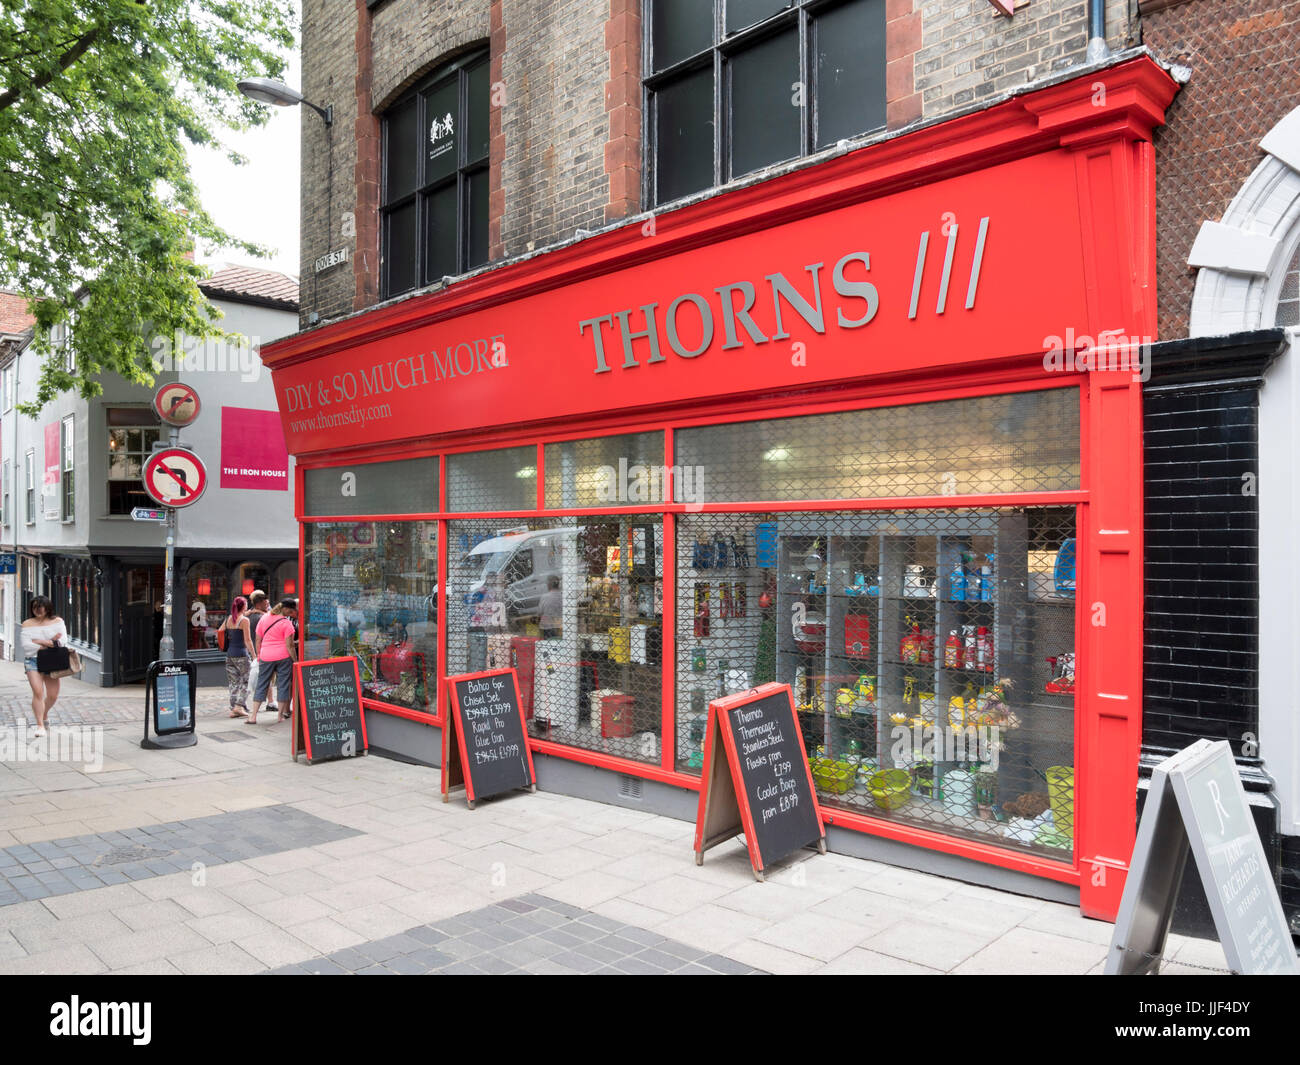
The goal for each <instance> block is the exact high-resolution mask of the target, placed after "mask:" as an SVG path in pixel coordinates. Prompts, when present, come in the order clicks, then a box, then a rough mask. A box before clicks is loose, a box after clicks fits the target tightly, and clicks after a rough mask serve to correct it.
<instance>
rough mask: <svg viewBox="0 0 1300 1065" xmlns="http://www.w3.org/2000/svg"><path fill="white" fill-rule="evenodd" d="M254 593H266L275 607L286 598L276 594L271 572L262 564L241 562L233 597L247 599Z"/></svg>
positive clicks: (232, 590) (238, 567)
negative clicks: (237, 596)
mask: <svg viewBox="0 0 1300 1065" xmlns="http://www.w3.org/2000/svg"><path fill="white" fill-rule="evenodd" d="M254 592H265V593H266V595H267V598H268V599H270V600H271V604H272V605H273V606H274V605H275V604H276V603H278V602H279V601H280V600H281V599H282V598H284V597H283V596H279V595H277V594H276V589H275V588H274V587H273V586H272V584H271V571H270V570H269V569H267V568H266V567H265V566H264V565H262V563H260V562H241V563H240V564H239V565H238V566H236V567H235V586H234V587H233V588H232V589H231V591H230V594H231V596H232V597H233V596H236V595H242V596H243V597H244V598H246V599H247V598H248V597H249V596H250V595H252V594H253V593H254Z"/></svg>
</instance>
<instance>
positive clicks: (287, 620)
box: [246, 599, 298, 725]
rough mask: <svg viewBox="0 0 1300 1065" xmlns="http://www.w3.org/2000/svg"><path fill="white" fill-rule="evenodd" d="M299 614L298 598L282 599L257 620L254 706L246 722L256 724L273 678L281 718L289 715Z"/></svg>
mask: <svg viewBox="0 0 1300 1065" xmlns="http://www.w3.org/2000/svg"><path fill="white" fill-rule="evenodd" d="M297 617H298V600H297V599H285V600H282V601H281V603H280V605H279V606H277V607H276V608H275V609H274V610H273V611H271V612H270V613H269V614H267V615H266V617H264V618H262V620H261V621H259V622H258V623H257V632H256V633H255V634H254V650H255V651H256V652H257V658H258V663H259V664H258V667H257V688H256V690H255V691H254V692H253V709H252V710H251V711H250V712H249V714H248V717H247V718H246V723H247V724H249V725H255V724H257V713H258V711H259V710H261V709H262V702H263V700H264V699H265V698H266V695H267V691H268V690H269V689H270V687H271V682H272V681H274V682H275V686H276V695H277V696H278V699H277V701H278V702H279V704H280V719H281V720H283V719H284V718H286V717H288V716H289V709H290V706H291V705H292V704H291V692H292V689H293V651H292V650H291V648H290V646H289V645H290V641H292V640H293V635H294V622H295V621H296V620H297Z"/></svg>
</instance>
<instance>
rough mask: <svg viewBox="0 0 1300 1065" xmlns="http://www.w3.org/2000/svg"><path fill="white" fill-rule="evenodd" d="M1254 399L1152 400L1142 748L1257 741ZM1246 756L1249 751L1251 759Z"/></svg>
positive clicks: (1195, 392)
mask: <svg viewBox="0 0 1300 1065" xmlns="http://www.w3.org/2000/svg"><path fill="white" fill-rule="evenodd" d="M1257 398H1258V393H1257V391H1256V390H1255V389H1254V388H1252V387H1232V386H1230V385H1225V386H1222V387H1211V388H1197V389H1193V388H1188V389H1179V390H1168V391H1165V390H1160V391H1149V392H1147V394H1146V396H1145V397H1144V417H1145V426H1144V431H1143V437H1144V441H1145V446H1146V456H1145V473H1146V625H1145V648H1144V650H1145V655H1144V658H1145V674H1146V675H1145V679H1144V682H1143V702H1144V707H1143V720H1142V739H1143V743H1144V745H1145V746H1147V747H1155V748H1169V749H1179V748H1182V747H1185V746H1187V745H1188V744H1189V743H1192V742H1194V741H1195V740H1198V739H1201V738H1203V737H1204V738H1208V739H1212V740H1227V741H1228V742H1229V743H1231V744H1232V748H1233V750H1234V751H1235V752H1236V753H1237V754H1238V755H1239V756H1240V755H1241V754H1242V753H1243V752H1242V737H1243V735H1244V734H1245V733H1248V732H1249V733H1254V734H1255V735H1258V731H1259V704H1258V697H1257V692H1258V684H1259V677H1258V668H1259V663H1258V658H1259V651H1258V632H1259V621H1258V618H1259V507H1258V501H1257V497H1256V496H1255V495H1254V493H1253V492H1251V491H1249V489H1250V488H1251V484H1250V482H1249V481H1248V480H1243V474H1249V475H1250V476H1251V477H1253V476H1254V475H1255V472H1256V471H1257V470H1258V434H1257V420H1258V419H1257V414H1258V408H1257V405H1256V404H1257ZM1247 754H1249V751H1248V752H1247Z"/></svg>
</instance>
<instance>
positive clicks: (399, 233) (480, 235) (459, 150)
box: [380, 49, 489, 296]
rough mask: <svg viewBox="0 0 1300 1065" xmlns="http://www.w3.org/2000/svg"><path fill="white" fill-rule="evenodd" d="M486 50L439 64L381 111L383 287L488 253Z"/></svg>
mask: <svg viewBox="0 0 1300 1065" xmlns="http://www.w3.org/2000/svg"><path fill="white" fill-rule="evenodd" d="M488 77H489V74H488V53H487V51H486V49H485V50H483V51H479V52H475V53H474V54H472V55H469V56H466V57H463V58H461V59H458V60H456V62H454V63H452V64H450V65H449V66H444V67H442V68H440V69H439V70H438V71H437V72H436V73H435V74H434V75H433V76H432V77H430V78H428V79H426V80H425V81H424V82H423V83H422V84H421V85H419V86H417V87H416V88H415V89H414V90H412V91H411V92H410V93H408V94H407V95H406V96H405V97H404V98H403V99H402V100H400V101H399V102H398V103H397V104H396V105H394V106H393V107H392V108H390V109H389V111H388V113H387V114H386V115H385V116H384V189H383V206H382V209H381V211H380V218H381V225H382V232H383V278H384V293H385V295H387V296H395V295H397V294H398V293H401V292H407V291H409V290H410V289H414V288H420V287H423V286H425V285H431V284H434V283H436V282H438V281H440V280H441V279H442V278H443V277H444V276H448V275H454V274H460V273H464V272H465V271H467V270H471V269H473V268H474V267H476V266H482V265H483V264H484V263H485V262H487V259H488V240H487V231H488V117H489V99H488V98H489V85H488Z"/></svg>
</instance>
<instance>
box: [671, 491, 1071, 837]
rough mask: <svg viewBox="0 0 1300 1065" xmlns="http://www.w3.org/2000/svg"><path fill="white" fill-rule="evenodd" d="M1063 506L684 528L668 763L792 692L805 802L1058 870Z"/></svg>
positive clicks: (696, 765) (730, 518)
mask: <svg viewBox="0 0 1300 1065" xmlns="http://www.w3.org/2000/svg"><path fill="white" fill-rule="evenodd" d="M1074 521H1075V513H1074V510H1073V508H1060V507H1057V508H1024V509H1020V508H999V509H971V510H957V509H954V510H941V511H899V510H895V511H888V512H883V511H868V512H858V513H782V514H766V515H764V514H707V515H690V514H688V515H684V516H683V517H682V518H681V519H680V521H679V524H678V532H677V544H678V551H677V566H678V577H677V603H678V620H677V647H678V655H677V663H676V666H677V678H678V679H677V685H678V693H677V705H678V708H679V709H678V716H677V736H676V741H675V742H676V763H677V767H678V768H679V769H681V770H683V771H688V772H690V771H695V772H698V771H699V769H700V766H701V745H702V739H703V735H704V727H705V724H706V715H707V710H708V702H709V700H711V699H714V698H717V697H718V696H720V695H724V694H730V693H734V692H740V691H745V690H747V689H749V688H751V687H754V686H756V685H759V684H763V683H766V682H768V681H773V680H776V681H780V682H783V683H786V684H789V685H791V688H792V690H793V692H794V699H795V703H796V706H797V708H798V711H799V719H800V722H801V726H802V730H803V736H804V743H805V745H806V747H807V749H808V754H809V759H810V762H811V765H812V771H813V778H814V781H815V784H816V787H817V791H818V796H819V799H820V800H821V801H822V802H823V803H825V804H826V805H827V806H831V807H837V808H843V809H849V810H857V811H860V812H862V813H869V814H871V815H873V816H876V817H884V818H888V819H890V820H895V821H901V822H907V823H910V824H914V825H920V826H923V827H926V828H930V829H934V830H938V831H941V832H946V833H950V834H953V835H959V836H963V837H966V838H971V839H977V840H980V841H981V842H986V843H992V844H995V845H1001V846H1007V847H1014V848H1018V849H1022V850H1029V851H1032V852H1035V853H1038V854H1041V855H1044V856H1048V857H1053V858H1060V859H1066V858H1069V857H1070V855H1071V852H1072V848H1073V839H1074V813H1073V811H1074V770H1073V766H1074V637H1075V613H1076V611H1075V599H1074V586H1075V576H1074V573H1075V566H1074V543H1075V541H1074Z"/></svg>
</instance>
